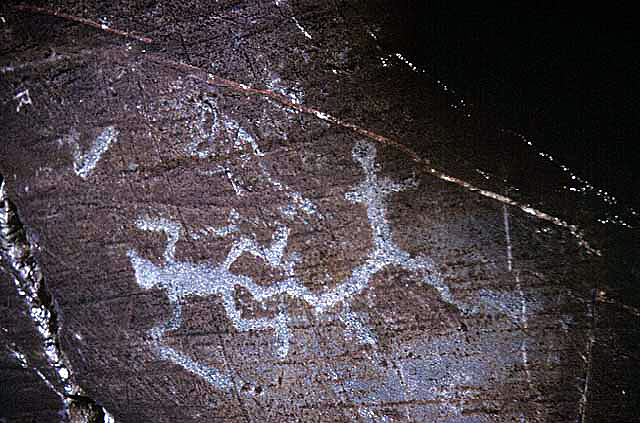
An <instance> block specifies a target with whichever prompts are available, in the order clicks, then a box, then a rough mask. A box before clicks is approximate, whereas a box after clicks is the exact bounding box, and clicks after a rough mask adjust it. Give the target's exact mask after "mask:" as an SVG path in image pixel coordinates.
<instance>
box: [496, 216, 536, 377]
mask: <svg viewBox="0 0 640 423" xmlns="http://www.w3.org/2000/svg"><path fill="white" fill-rule="evenodd" d="M502 216H503V220H504V234H505V239H506V242H507V269H508V270H509V273H515V280H516V290H517V291H518V294H519V295H520V324H521V325H522V329H523V331H524V332H525V333H524V335H525V338H524V339H523V340H522V343H521V344H520V352H521V354H522V366H523V367H524V371H525V375H526V380H527V387H528V388H529V389H531V370H530V369H529V357H528V355H529V352H528V345H527V338H526V336H527V331H528V329H529V322H528V319H527V301H526V299H525V297H524V291H523V290H522V285H521V284H520V275H519V274H518V272H517V271H516V272H514V271H513V248H512V245H511V226H510V224H509V210H508V209H507V205H506V204H503V205H502Z"/></svg>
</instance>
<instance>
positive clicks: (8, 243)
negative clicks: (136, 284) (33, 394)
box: [0, 174, 113, 423]
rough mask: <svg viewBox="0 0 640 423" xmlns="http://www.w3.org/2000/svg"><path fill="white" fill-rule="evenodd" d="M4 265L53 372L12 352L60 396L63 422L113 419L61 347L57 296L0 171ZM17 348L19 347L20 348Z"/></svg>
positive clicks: (0, 243) (90, 422)
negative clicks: (87, 391) (80, 381)
mask: <svg viewBox="0 0 640 423" xmlns="http://www.w3.org/2000/svg"><path fill="white" fill-rule="evenodd" d="M0 266H2V268H3V270H4V271H5V272H6V273H7V274H9V275H10V276H11V278H12V279H13V280H14V283H15V285H16V290H17V294H18V295H19V296H20V297H22V298H23V300H24V302H25V304H26V306H27V308H28V312H29V316H30V318H31V320H32V321H33V325H34V326H35V328H36V330H37V332H38V333H39V334H40V336H41V339H42V351H43V352H44V355H45V356H46V359H47V363H48V365H49V366H50V367H51V369H53V370H54V371H55V372H54V373H55V374H56V375H57V378H56V380H50V379H51V376H45V374H49V375H50V374H51V373H52V372H44V373H43V372H41V371H40V369H38V368H36V367H33V366H31V365H30V363H29V361H28V360H27V358H26V357H27V356H26V355H25V354H24V353H22V352H20V351H17V350H14V349H13V348H11V349H10V351H11V352H12V353H13V355H15V356H16V358H17V359H18V360H19V362H20V364H21V365H22V367H25V368H27V367H28V368H31V369H32V370H34V371H35V372H36V373H37V374H38V376H39V377H40V378H42V379H43V381H44V382H45V383H46V385H47V386H49V387H50V388H51V389H52V390H54V391H55V392H56V394H57V395H58V396H59V397H60V399H61V400H62V404H63V409H62V410H61V415H62V416H63V417H62V418H63V421H68V422H70V423H94V422H113V418H112V417H111V416H110V415H109V413H108V412H107V411H106V410H105V409H104V408H103V407H102V406H101V405H100V404H99V403H98V402H97V401H96V400H94V399H93V398H91V397H89V396H87V395H86V394H85V393H84V391H83V389H82V388H81V387H80V386H79V385H78V384H76V383H75V381H74V375H73V372H72V368H71V365H70V363H69V361H68V360H67V358H66V356H65V353H64V351H63V350H62V348H61V347H60V339H59V331H60V328H61V324H62V318H61V314H60V311H59V307H58V305H57V303H56V299H55V297H54V296H53V295H52V294H51V292H49V290H48V289H47V286H46V282H45V279H44V275H43V272H42V269H41V268H40V266H39V264H38V262H37V261H36V258H35V257H34V255H33V246H32V243H31V242H30V239H29V236H28V233H27V230H26V228H25V227H24V225H23V223H22V222H21V220H20V217H19V213H18V210H17V208H16V206H15V204H14V203H13V202H12V201H11V200H10V199H9V196H8V190H7V181H6V179H5V178H4V177H3V175H2V174H0ZM16 349H17V348H16Z"/></svg>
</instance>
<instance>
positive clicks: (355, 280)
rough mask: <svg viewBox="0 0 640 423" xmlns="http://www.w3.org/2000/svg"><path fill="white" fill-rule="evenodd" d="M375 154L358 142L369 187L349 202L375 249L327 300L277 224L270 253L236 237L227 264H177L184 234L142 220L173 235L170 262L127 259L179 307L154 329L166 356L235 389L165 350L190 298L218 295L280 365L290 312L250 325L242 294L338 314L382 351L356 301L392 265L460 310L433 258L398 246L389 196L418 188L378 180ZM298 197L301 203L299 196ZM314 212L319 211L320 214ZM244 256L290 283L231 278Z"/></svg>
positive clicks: (140, 278)
mask: <svg viewBox="0 0 640 423" xmlns="http://www.w3.org/2000/svg"><path fill="white" fill-rule="evenodd" d="M375 154H376V150H375V147H374V146H373V145H371V144H366V143H357V144H356V145H355V146H354V148H353V159H354V161H356V162H357V163H358V164H359V165H360V166H361V167H362V169H363V171H364V181H363V182H362V183H360V184H359V185H358V186H357V187H356V189H355V190H354V191H351V192H348V193H346V194H345V198H346V199H347V200H348V201H350V202H352V203H355V204H362V205H363V206H365V207H366V209H367V217H368V221H369V224H370V225H371V230H372V237H373V249H372V250H371V251H370V252H369V254H368V256H367V258H366V260H365V262H364V263H363V264H361V265H359V266H357V267H355V268H354V269H353V270H352V272H351V275H350V276H349V277H347V278H345V279H344V280H343V281H342V282H341V283H339V284H338V285H337V286H336V287H335V288H333V289H331V290H328V291H326V292H323V293H312V292H311V291H309V290H308V289H307V288H306V287H305V286H304V285H303V284H302V283H301V281H300V280H298V278H297V277H296V274H295V266H296V264H297V263H298V261H299V260H300V256H299V254H297V253H295V252H293V253H291V254H289V255H288V256H285V250H286V247H287V245H288V237H289V228H288V227H287V226H285V225H282V224H278V225H277V227H276V230H275V232H274V234H273V236H272V241H271V244H270V245H269V246H262V245H259V244H258V243H257V242H256V241H255V240H254V239H251V238H248V237H245V236H242V235H239V236H236V237H235V238H234V241H233V244H232V246H231V249H230V251H229V252H228V254H227V257H226V259H225V260H224V261H223V262H222V263H219V264H211V263H195V262H189V261H176V260H175V246H176V242H177V240H178V239H179V237H180V236H181V233H182V227H181V226H180V225H178V224H176V223H173V222H170V221H168V220H163V219H148V218H147V219H140V220H139V221H138V223H137V226H138V228H139V229H140V230H147V231H154V232H164V233H165V234H166V236H167V244H166V248H165V253H164V262H165V263H164V264H163V265H162V266H157V265H155V264H154V263H153V262H151V261H150V260H147V259H145V258H143V257H141V256H140V255H139V254H138V253H137V252H136V251H134V250H130V251H129V252H128V256H129V259H130V261H131V265H132V267H133V269H134V273H135V279H136V282H137V284H138V285H139V286H140V287H142V288H144V289H150V288H152V287H157V288H160V289H163V290H164V291H165V292H166V294H167V296H168V298H169V301H170V302H171V303H172V304H173V305H174V312H173V316H172V318H171V319H170V320H169V321H168V322H165V323H162V324H160V325H158V326H156V327H154V328H153V329H152V330H151V336H152V338H153V339H154V343H155V346H156V348H157V350H158V352H159V355H160V356H161V357H162V358H164V359H168V360H170V361H172V362H174V363H176V364H179V365H181V366H183V367H184V368H185V369H187V370H189V371H191V372H193V373H195V374H197V375H199V376H200V377H202V378H204V379H205V380H207V381H208V382H209V383H211V384H212V385H214V386H216V387H217V388H218V389H222V390H225V389H229V388H230V380H231V378H230V376H229V375H225V374H224V373H223V372H222V371H220V370H217V369H214V368H211V367H208V366H205V365H203V364H200V363H196V362H195V361H193V360H192V359H190V358H188V357H186V356H185V355H184V354H182V353H180V352H177V351H175V350H174V349H172V348H170V347H168V346H166V345H165V344H164V343H163V341H162V338H163V337H164V334H165V332H166V331H167V330H174V329H177V328H178V327H179V326H180V324H181V318H180V315H181V304H182V302H183V301H184V299H185V297H187V296H191V295H196V296H211V295H215V296H219V297H221V299H222V303H223V308H224V311H225V314H226V316H227V318H228V319H229V320H230V321H231V323H232V324H233V326H234V328H235V329H236V330H238V331H250V330H264V329H270V330H273V331H274V338H275V340H274V344H275V354H276V356H278V357H280V358H284V357H286V356H287V355H288V352H289V340H290V332H289V328H288V322H289V314H288V312H287V311H286V308H285V307H283V308H282V310H280V311H278V312H277V313H275V315H274V317H270V318H266V317H263V318H257V319H249V318H243V317H242V313H241V311H240V310H239V309H238V308H237V307H236V303H235V292H236V288H237V287H242V288H244V289H246V290H247V291H248V292H249V293H250V294H251V295H252V297H253V298H254V300H255V301H257V302H258V303H260V304H261V305H263V306H264V305H265V302H266V300H268V299H272V298H275V297H278V296H282V295H287V296H289V297H291V298H295V299H301V300H303V301H305V302H306V303H307V304H309V305H310V306H311V307H312V308H313V310H314V311H315V313H316V315H321V314H324V313H327V312H329V311H334V312H335V313H336V314H337V316H338V319H339V320H341V321H342V322H343V323H344V325H345V335H346V336H354V337H356V338H357V339H358V341H359V342H361V343H366V344H375V342H376V341H375V337H374V336H373V335H372V334H371V332H370V330H368V329H367V328H365V327H364V325H363V323H362V321H361V320H360V319H359V318H358V316H357V315H356V314H355V313H353V312H351V311H350V307H349V306H350V300H351V299H352V298H353V297H354V296H356V295H358V294H360V293H361V292H362V291H364V290H365V289H366V288H367V287H368V286H369V283H370V281H371V279H372V277H373V276H374V275H375V274H376V273H378V272H379V271H380V270H382V269H383V268H385V267H387V266H394V267H399V268H401V269H404V270H407V271H410V272H412V273H415V274H419V275H421V276H422V280H423V282H425V283H427V284H429V285H431V286H433V287H434V288H435V289H436V290H437V291H438V293H439V294H440V297H441V299H442V300H443V301H446V302H448V303H452V304H454V303H455V301H454V300H453V298H452V296H451V294H450V293H449V288H448V287H447V285H446V284H444V283H443V281H442V280H441V279H440V277H439V276H438V275H437V272H436V270H435V267H434V265H433V263H432V261H431V260H430V259H428V258H413V257H411V256H410V254H409V253H407V252H406V251H403V250H401V249H400V248H399V247H398V246H396V245H395V243H394V242H393V240H392V231H391V228H390V226H389V224H388V222H387V221H386V218H385V214H386V205H385V203H384V197H385V196H387V195H389V194H390V193H393V192H398V191H401V190H404V189H407V188H409V187H414V186H415V183H403V184H399V183H395V182H393V181H391V180H389V179H386V178H385V179H382V180H379V179H378V177H377V175H376V173H375ZM263 170H264V171H265V176H267V177H269V178H270V175H269V174H268V173H267V172H266V169H263ZM272 184H273V185H274V187H276V188H279V189H283V190H284V189H286V188H285V186H284V185H283V184H281V183H280V182H278V181H275V180H273V181H272ZM293 198H294V200H295V199H296V196H293ZM307 206H309V205H306V206H305V205H304V204H303V205H302V206H300V205H299V206H298V207H300V208H301V209H302V210H304V208H305V207H307ZM308 211H310V212H314V209H310V210H308ZM230 218H231V216H230ZM225 233H226V232H225ZM245 253H248V254H250V255H253V256H255V257H258V258H261V259H263V260H264V262H265V263H266V265H268V266H270V267H272V268H274V269H279V270H281V271H282V272H283V274H284V279H282V280H279V281H274V283H273V284H272V285H271V286H262V285H258V284H257V283H256V282H255V281H254V280H253V279H252V278H250V277H248V276H244V275H236V274H234V273H232V272H231V270H230V269H231V266H232V265H233V263H235V261H236V260H237V259H238V258H240V256H242V255H243V254H245Z"/></svg>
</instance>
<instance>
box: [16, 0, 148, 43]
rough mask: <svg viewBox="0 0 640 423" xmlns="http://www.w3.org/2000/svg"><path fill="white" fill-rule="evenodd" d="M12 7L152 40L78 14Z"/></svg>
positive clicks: (135, 37)
mask: <svg viewBox="0 0 640 423" xmlns="http://www.w3.org/2000/svg"><path fill="white" fill-rule="evenodd" d="M14 9H16V10H21V11H23V12H34V13H40V14H42V15H49V16H55V17H57V18H62V19H67V20H70V21H74V22H78V23H81V24H84V25H88V26H92V27H94V28H97V29H100V30H102V31H107V32H111V33H113V34H117V35H121V36H123V37H128V38H133V39H135V40H138V41H142V42H143V43H151V42H153V40H151V38H147V37H141V36H139V35H136V34H133V33H131V32H126V31H121V30H119V29H114V28H110V27H109V26H107V25H104V24H100V23H98V22H95V21H92V20H90V19H86V18H81V17H79V16H74V15H69V14H67V13H61V12H56V11H55V10H50V9H45V8H44V7H37V6H29V5H24V4H20V5H17V6H14Z"/></svg>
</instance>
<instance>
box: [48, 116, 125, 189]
mask: <svg viewBox="0 0 640 423" xmlns="http://www.w3.org/2000/svg"><path fill="white" fill-rule="evenodd" d="M117 137H118V130H117V129H115V127H113V126H107V127H106V128H104V129H103V130H102V132H101V133H100V135H98V137H97V138H96V140H95V142H94V143H93V145H92V146H91V147H90V148H89V150H88V151H86V152H84V153H83V152H82V149H81V148H80V143H79V142H78V139H79V138H80V134H79V133H78V131H76V129H75V128H72V129H71V131H70V132H69V134H68V135H66V136H64V137H63V138H62V139H60V140H58V142H59V143H60V144H64V143H67V144H69V146H70V147H71V155H72V156H73V170H74V171H75V172H76V175H78V176H80V177H81V178H83V179H86V178H87V177H88V176H89V175H90V174H91V172H92V171H93V169H94V168H95V167H96V165H97V164H98V161H99V160H100V158H101V157H102V155H103V154H104V153H105V152H106V151H107V150H108V149H109V146H110V145H111V143H112V142H114V141H116V140H117Z"/></svg>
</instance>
